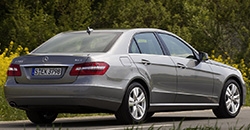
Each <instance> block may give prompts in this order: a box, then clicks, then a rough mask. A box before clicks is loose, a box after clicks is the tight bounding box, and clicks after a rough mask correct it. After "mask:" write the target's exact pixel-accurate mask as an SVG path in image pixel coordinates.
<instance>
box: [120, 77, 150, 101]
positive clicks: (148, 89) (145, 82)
mask: <svg viewBox="0 0 250 130" xmlns="http://www.w3.org/2000/svg"><path fill="white" fill-rule="evenodd" d="M133 82H137V83H140V84H141V85H142V87H143V88H144V89H145V91H146V93H147V96H148V106H149V104H150V97H151V95H150V87H149V85H148V83H147V81H145V80H144V79H142V78H134V79H133V80H131V81H130V82H129V83H128V85H127V87H126V89H125V91H127V88H128V86H129V85H130V84H132V83H133ZM123 98H124V97H123Z"/></svg>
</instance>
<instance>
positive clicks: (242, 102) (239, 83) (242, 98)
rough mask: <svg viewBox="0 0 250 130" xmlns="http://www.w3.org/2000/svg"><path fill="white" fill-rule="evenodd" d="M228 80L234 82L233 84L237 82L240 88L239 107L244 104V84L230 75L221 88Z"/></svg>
mask: <svg viewBox="0 0 250 130" xmlns="http://www.w3.org/2000/svg"><path fill="white" fill-rule="evenodd" d="M229 80H234V81H235V82H237V83H238V85H239V87H240V94H241V95H242V96H241V105H243V104H244V101H243V100H244V84H243V83H242V82H241V80H240V79H239V78H238V77H237V76H235V75H232V76H230V77H228V78H227V79H226V80H225V82H224V83H223V86H224V85H225V83H226V82H227V81H229Z"/></svg>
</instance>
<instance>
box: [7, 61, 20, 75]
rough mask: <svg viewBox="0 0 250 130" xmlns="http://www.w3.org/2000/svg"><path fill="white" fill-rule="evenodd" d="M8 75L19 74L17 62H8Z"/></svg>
mask: <svg viewBox="0 0 250 130" xmlns="http://www.w3.org/2000/svg"><path fill="white" fill-rule="evenodd" d="M7 75H8V76H21V75H22V74H21V69H20V66H19V65H18V64H10V66H9V69H8V71H7Z"/></svg>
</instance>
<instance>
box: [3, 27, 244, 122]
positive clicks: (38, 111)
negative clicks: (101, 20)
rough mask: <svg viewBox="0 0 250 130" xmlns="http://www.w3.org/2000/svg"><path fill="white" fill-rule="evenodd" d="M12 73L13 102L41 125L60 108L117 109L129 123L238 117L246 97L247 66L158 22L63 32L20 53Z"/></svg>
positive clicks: (70, 110) (63, 110)
mask: <svg viewBox="0 0 250 130" xmlns="http://www.w3.org/2000/svg"><path fill="white" fill-rule="evenodd" d="M7 74H8V78H7V81H6V84H5V87H4V89H5V96H6V99H7V101H8V102H9V104H10V105H11V106H12V107H16V108H19V109H22V110H25V111H26V114H27V117H28V118H29V119H30V121H31V122H33V123H35V124H47V123H52V122H53V121H54V120H55V119H56V117H57V114H58V113H92V112H93V113H97V112H107V113H114V114H115V116H116V118H117V119H118V120H119V121H121V122H122V123H124V124H131V123H141V122H144V121H146V120H147V119H148V118H150V117H151V116H152V115H153V114H154V113H155V112H161V111H177V110H198V109H213V112H214V114H215V115H216V116H217V117H218V118H233V117H236V116H237V115H238V113H239V112H240V108H241V106H242V105H243V104H244V100H245V96H246V88H245V83H244V81H243V78H242V75H241V73H240V71H239V70H237V69H235V68H233V67H230V66H228V65H225V64H222V63H218V62H215V61H213V60H210V59H208V55H207V54H206V53H204V52H199V51H197V50H195V49H194V48H193V47H192V46H190V45H189V44H188V43H187V42H185V41H184V40H182V39H181V38H180V37H178V36H176V35H175V34H173V33H171V32H168V31H164V30H160V29H152V28H138V29H121V30H93V29H90V28H88V30H85V31H73V32H64V33H60V34H58V35H56V36H54V37H52V38H51V39H49V40H48V41H46V42H45V43H43V44H42V45H40V46H39V47H37V48H36V49H35V50H33V51H32V52H31V53H30V54H28V55H25V56H20V57H17V58H15V59H13V61H12V63H11V64H10V66H9V69H8V72H7Z"/></svg>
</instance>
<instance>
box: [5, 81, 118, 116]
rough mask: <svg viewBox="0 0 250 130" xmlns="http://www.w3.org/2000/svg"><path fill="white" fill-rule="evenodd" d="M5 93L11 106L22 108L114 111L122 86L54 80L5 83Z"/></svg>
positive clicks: (116, 107)
mask: <svg viewBox="0 0 250 130" xmlns="http://www.w3.org/2000/svg"><path fill="white" fill-rule="evenodd" d="M4 91H5V97H6V99H7V101H8V102H9V103H10V104H11V106H13V107H17V108H20V109H24V110H31V109H36V110H44V109H48V110H50V111H58V112H70V113H75V112H91V111H94V112H95V111H98V112H105V111H111V112H114V111H117V109H118V108H119V106H120V104H121V102H122V98H123V89H122V88H119V87H114V86H102V85H91V84H89V85H83V84H79V85H78V84H74V85H73V86H72V84H55V85H27V84H23V85H22V84H16V85H8V83H6V85H5V88H4Z"/></svg>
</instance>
